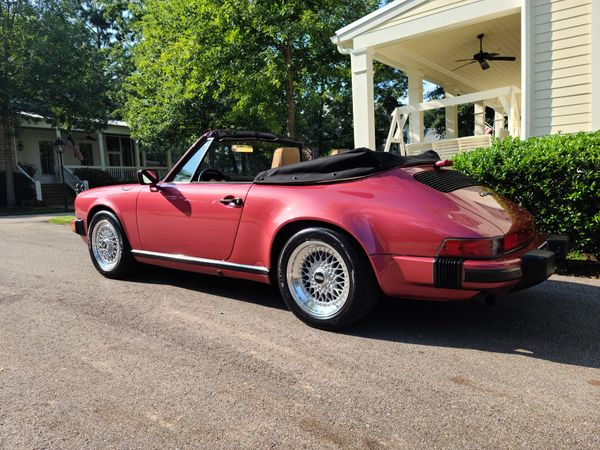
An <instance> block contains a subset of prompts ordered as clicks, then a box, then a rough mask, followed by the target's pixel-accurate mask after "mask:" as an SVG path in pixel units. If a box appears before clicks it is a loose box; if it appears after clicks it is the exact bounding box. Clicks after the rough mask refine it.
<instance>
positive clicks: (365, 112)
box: [351, 48, 375, 150]
mask: <svg viewBox="0 0 600 450" xmlns="http://www.w3.org/2000/svg"><path fill="white" fill-rule="evenodd" d="M351 63H352V114H353V117H354V146H355V147H357V148H358V147H367V148H370V149H371V150H375V93H374V87H373V50H372V49H369V48H367V49H360V50H355V51H353V52H352V54H351Z"/></svg>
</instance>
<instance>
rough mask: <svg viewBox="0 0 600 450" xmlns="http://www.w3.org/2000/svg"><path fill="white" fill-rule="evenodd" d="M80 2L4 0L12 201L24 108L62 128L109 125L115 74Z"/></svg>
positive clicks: (3, 73)
mask: <svg viewBox="0 0 600 450" xmlns="http://www.w3.org/2000/svg"><path fill="white" fill-rule="evenodd" d="M77 8H78V2H70V1H60V0H47V1H44V2H38V1H33V0H29V1H28V0H0V25H1V26H0V45H1V49H0V52H1V53H0V127H1V128H2V132H3V134H4V139H3V140H2V142H3V145H2V148H1V149H0V151H1V152H2V155H3V156H4V160H5V171H6V183H7V186H6V188H7V189H6V190H7V204H8V205H9V206H12V205H14V203H15V196H14V188H13V180H12V168H13V166H14V161H13V149H12V140H13V136H14V133H15V130H16V126H17V124H18V121H19V113H20V112H21V111H29V112H35V113H38V114H41V115H43V116H45V117H47V118H48V119H49V121H50V122H51V123H52V124H54V125H56V126H60V127H63V128H67V129H71V128H73V127H79V128H83V129H86V130H90V131H92V130H96V129H100V128H102V127H103V126H104V124H105V123H106V111H107V106H108V100H107V91H108V83H109V80H110V75H109V74H108V73H107V71H106V68H107V62H106V58H105V57H104V55H103V54H102V53H101V52H99V51H98V50H97V48H96V46H95V45H94V44H93V41H94V39H93V36H92V35H91V33H90V31H89V30H88V29H87V28H86V26H85V24H84V23H83V22H82V21H80V20H77Z"/></svg>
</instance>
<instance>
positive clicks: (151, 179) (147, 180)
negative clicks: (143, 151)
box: [137, 169, 160, 186]
mask: <svg viewBox="0 0 600 450" xmlns="http://www.w3.org/2000/svg"><path fill="white" fill-rule="evenodd" d="M137 179H138V183H140V184H142V185H144V186H156V185H157V184H158V182H159V181H160V178H158V172H157V171H156V170H154V169H141V170H138V171H137Z"/></svg>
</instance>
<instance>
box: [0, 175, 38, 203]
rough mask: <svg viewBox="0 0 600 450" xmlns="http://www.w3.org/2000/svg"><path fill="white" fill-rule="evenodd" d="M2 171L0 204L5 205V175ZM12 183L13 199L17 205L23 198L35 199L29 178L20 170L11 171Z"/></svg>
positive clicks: (0, 176) (0, 177)
mask: <svg viewBox="0 0 600 450" xmlns="http://www.w3.org/2000/svg"><path fill="white" fill-rule="evenodd" d="M5 175H6V174H5V173H4V172H0V206H6V177H5ZM13 185H14V187H15V199H16V201H17V205H19V206H20V205H21V203H23V201H24V200H35V188H34V187H33V185H32V184H31V180H30V179H29V178H27V177H26V176H25V175H23V174H22V173H20V172H13Z"/></svg>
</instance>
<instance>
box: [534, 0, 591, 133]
mask: <svg viewBox="0 0 600 450" xmlns="http://www.w3.org/2000/svg"><path fill="white" fill-rule="evenodd" d="M532 3H533V5H532V6H533V8H532V10H531V11H532V16H533V17H532V21H531V23H532V30H531V33H532V44H533V49H532V50H533V54H532V55H531V57H532V62H533V71H532V80H531V84H530V85H531V89H532V106H533V108H532V111H531V115H530V120H531V131H532V134H533V135H545V134H552V133H558V132H563V133H570V132H576V131H590V130H591V129H592V24H591V18H592V15H591V11H592V0H532Z"/></svg>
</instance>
